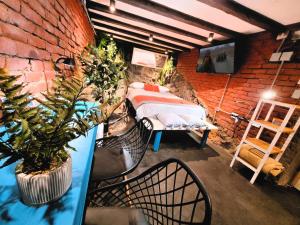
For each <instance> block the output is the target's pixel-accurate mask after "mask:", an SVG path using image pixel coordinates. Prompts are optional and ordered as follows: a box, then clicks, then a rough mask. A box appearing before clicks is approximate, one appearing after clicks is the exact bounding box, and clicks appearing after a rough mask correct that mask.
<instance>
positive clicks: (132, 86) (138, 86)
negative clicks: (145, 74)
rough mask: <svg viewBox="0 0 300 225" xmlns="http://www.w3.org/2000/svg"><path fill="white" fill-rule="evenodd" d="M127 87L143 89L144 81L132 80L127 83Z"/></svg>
mask: <svg viewBox="0 0 300 225" xmlns="http://www.w3.org/2000/svg"><path fill="white" fill-rule="evenodd" d="M129 87H131V88H135V89H143V88H144V83H142V82H133V83H131V84H129Z"/></svg>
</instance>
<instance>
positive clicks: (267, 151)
mask: <svg viewBox="0 0 300 225" xmlns="http://www.w3.org/2000/svg"><path fill="white" fill-rule="evenodd" d="M265 104H268V105H270V108H269V111H268V113H267V114H266V117H265V118H264V119H263V120H261V119H258V118H259V116H260V114H261V111H262V108H263V107H264V106H265ZM275 106H280V107H284V108H286V109H287V110H288V111H287V113H286V115H285V118H284V119H283V120H280V119H278V120H279V122H280V125H278V124H275V123H272V122H270V121H269V120H270V117H271V115H272V112H273V111H274V108H275ZM297 109H300V106H299V105H293V104H287V103H283V102H278V101H273V100H266V99H260V100H259V102H258V104H257V106H256V109H255V111H254V113H253V115H252V118H251V120H250V122H249V124H248V127H247V128H246V131H245V133H244V135H243V138H242V140H241V142H240V144H239V145H238V147H237V150H236V152H235V154H234V157H233V159H232V161H231V164H230V167H232V166H233V164H234V162H235V161H236V160H237V161H239V162H241V163H242V164H244V165H245V166H247V167H248V168H249V169H251V170H252V171H253V172H254V175H253V176H252V178H251V180H250V183H251V184H253V183H254V182H255V180H256V178H257V176H258V175H259V173H260V171H261V170H262V168H263V166H264V165H265V163H266V161H267V160H268V159H269V157H270V158H273V159H275V160H276V161H277V162H278V161H279V160H280V158H281V156H282V155H283V153H284V151H285V150H286V149H287V147H288V145H289V143H290V142H291V140H292V138H293V136H294V135H295V133H296V131H297V129H298V128H299V126H300V117H298V119H297V121H296V123H295V125H294V127H292V128H291V127H287V124H288V122H289V120H290V118H291V117H292V115H293V114H294V112H295V111H296V110H297ZM252 126H255V127H259V130H258V133H257V134H256V137H255V138H254V137H248V134H249V131H250V129H251V127H252ZM264 129H267V130H270V131H273V132H274V133H275V135H274V137H273V140H272V142H271V143H267V142H265V141H263V140H261V139H260V136H261V134H262V132H263V130H264ZM283 133H286V134H287V135H288V136H287V138H286V139H285V141H284V143H283V145H282V147H277V146H276V144H277V141H278V140H279V139H280V137H281V135H282V134H283ZM244 144H248V145H249V146H251V147H253V148H255V149H257V150H258V151H259V152H261V155H262V157H261V160H260V162H259V164H258V166H257V167H256V166H253V165H251V164H250V163H248V162H247V161H246V160H245V159H243V158H241V157H240V156H239V153H240V151H241V148H242V146H243V145H244Z"/></svg>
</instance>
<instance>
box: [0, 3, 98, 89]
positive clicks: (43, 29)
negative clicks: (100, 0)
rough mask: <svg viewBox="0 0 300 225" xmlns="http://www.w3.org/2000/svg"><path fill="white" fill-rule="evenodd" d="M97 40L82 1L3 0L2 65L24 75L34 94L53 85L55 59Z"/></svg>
mask: <svg viewBox="0 0 300 225" xmlns="http://www.w3.org/2000/svg"><path fill="white" fill-rule="evenodd" d="M93 42H94V33H93V30H92V27H91V25H90V23H89V20H88V17H87V16H86V14H85V11H84V8H83V6H82V4H81V1H80V0H72V1H70V0H0V67H7V68H8V69H9V70H10V71H11V73H12V74H20V75H22V81H24V82H26V83H28V89H29V90H30V91H31V92H33V93H34V94H38V93H39V92H41V91H44V90H46V88H47V85H46V84H47V83H48V86H51V81H52V79H53V78H54V76H55V72H54V68H53V63H52V62H53V61H54V62H55V61H56V60H57V59H58V58H59V57H71V56H73V55H74V54H78V53H80V51H81V49H82V48H83V47H84V46H86V45H87V44H88V43H93ZM46 81H47V82H46Z"/></svg>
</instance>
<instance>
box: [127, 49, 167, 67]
mask: <svg viewBox="0 0 300 225" xmlns="http://www.w3.org/2000/svg"><path fill="white" fill-rule="evenodd" d="M166 59H167V55H164V54H159V53H156V52H151V51H148V50H144V49H140V48H136V47H134V48H133V53H132V59H131V64H134V65H139V66H145V67H150V68H162V67H163V66H164V64H165V61H166Z"/></svg>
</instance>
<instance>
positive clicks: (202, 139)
mask: <svg viewBox="0 0 300 225" xmlns="http://www.w3.org/2000/svg"><path fill="white" fill-rule="evenodd" d="M209 132H210V130H204V131H203V136H202V138H201V141H200V147H201V148H203V147H204V146H205V145H206V141H207V139H208V135H209Z"/></svg>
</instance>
